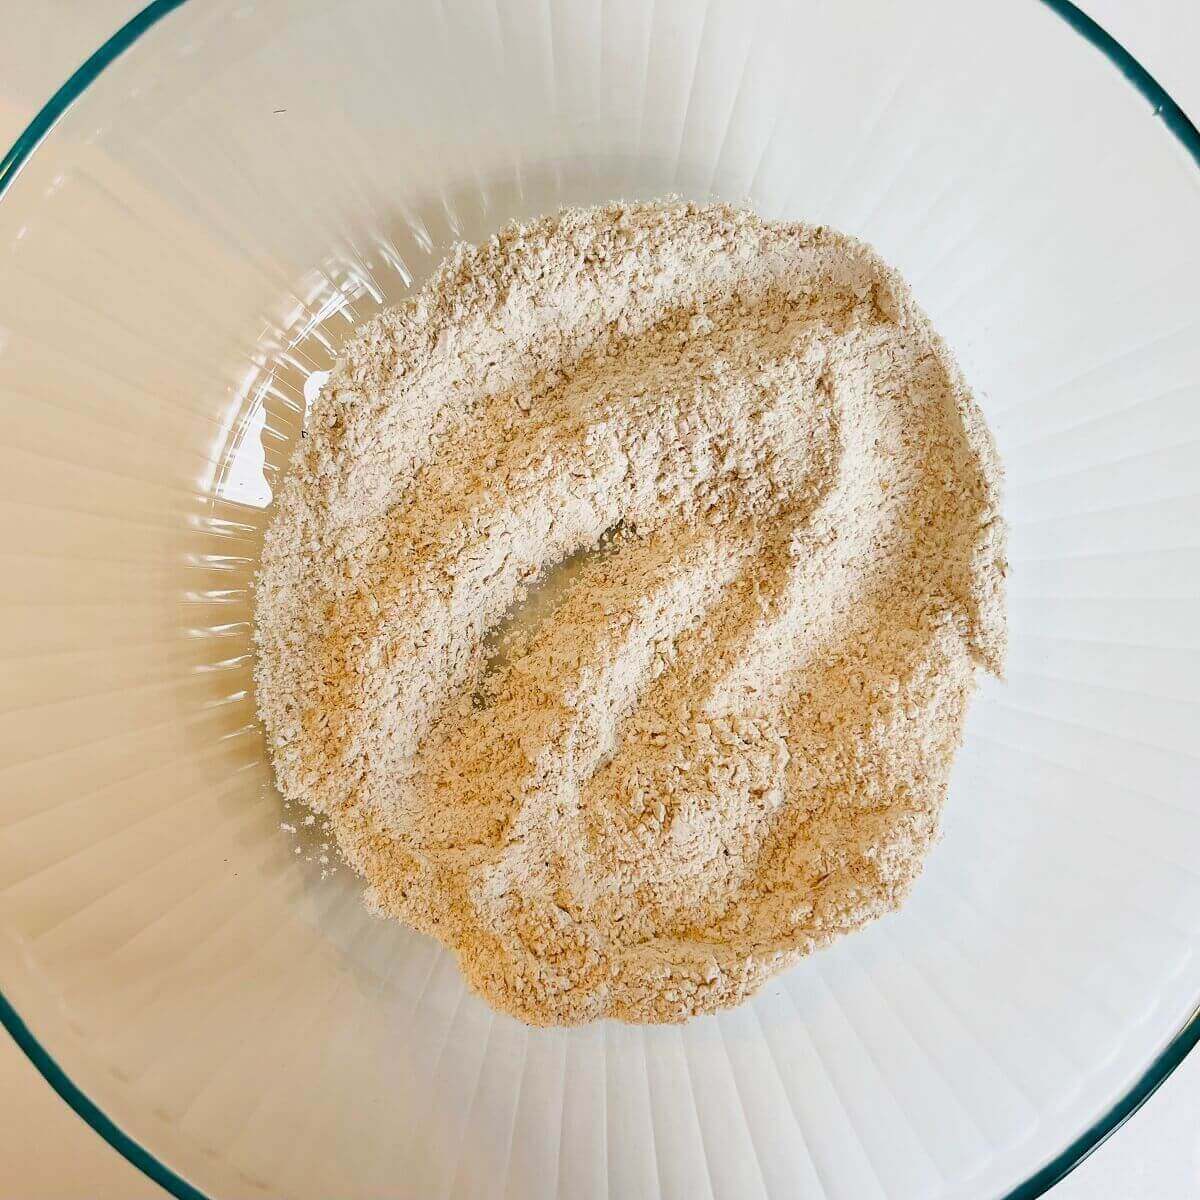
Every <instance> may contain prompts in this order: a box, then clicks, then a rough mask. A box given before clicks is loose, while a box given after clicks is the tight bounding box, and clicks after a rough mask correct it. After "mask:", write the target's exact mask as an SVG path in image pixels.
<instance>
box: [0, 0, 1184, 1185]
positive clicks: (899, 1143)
mask: <svg viewBox="0 0 1200 1200" xmlns="http://www.w3.org/2000/svg"><path fill="white" fill-rule="evenodd" d="M670 192H678V193H682V194H684V195H686V196H690V197H695V198H703V197H708V196H717V197H722V198H726V199H731V200H741V199H748V200H749V201H751V202H752V203H753V204H754V205H755V206H756V207H757V208H758V209H759V210H760V211H762V212H763V213H764V214H766V215H768V216H788V217H796V218H803V219H807V220H810V221H818V222H825V223H829V224H832V225H835V226H837V227H839V228H841V229H844V230H846V231H847V232H851V233H854V234H857V235H860V236H862V237H864V238H866V239H868V240H869V241H871V242H872V243H873V244H874V245H875V246H876V247H877V248H878V249H879V250H880V252H881V253H882V254H883V255H884V256H885V257H887V258H888V259H889V260H890V261H892V262H893V263H894V264H896V265H897V266H898V267H899V268H900V269H901V270H902V271H903V272H904V273H905V274H906V275H907V276H908V277H909V279H910V280H911V282H912V283H913V285H914V287H915V289H916V291H917V294H918V296H919V298H920V300H921V301H922V303H923V304H924V305H925V307H926V308H927V310H928V311H929V312H930V314H931V316H932V318H933V320H934V322H935V324H936V325H937V326H938V328H939V329H941V330H942V332H943V333H945V335H946V336H947V338H948V340H949V341H950V342H951V344H952V345H953V346H954V347H955V349H956V351H957V352H958V354H959V356H960V359H961V360H962V362H963V365H964V367H965V369H966V370H967V373H968V375H969V377H970V378H971V379H972V381H973V382H974V383H975V385H976V387H977V388H978V389H979V390H980V392H981V393H982V396H983V403H984V408H985V411H986V414H987V416H988V419H989V421H990V422H991V424H992V427H993V429H994V431H995V433H996V436H997V440H998V443H999V446H1000V450H1001V454H1002V456H1003V458H1004V461H1005V463H1006V465H1007V469H1008V488H1007V500H1006V508H1007V514H1008V516H1009V518H1010V521H1011V525H1012V534H1011V560H1012V574H1011V579H1010V587H1011V623H1012V651H1011V658H1010V664H1009V672H1008V678H1007V680H1006V681H1005V682H1004V683H997V682H994V681H989V682H986V683H985V684H984V685H983V687H982V690H981V693H980V695H979V697H978V699H977V701H976V703H975V706H974V708H973V711H972V716H971V721H970V727H969V732H968V738H967V743H966V745H965V747H964V749H963V751H962V753H961V755H960V758H959V761H958V765H957V768H956V776H955V783H954V787H953V790H952V795H951V799H950V804H949V808H948V811H947V817H946V823H945V838H944V840H943V842H942V843H941V845H940V846H939V847H938V849H937V850H936V851H935V853H934V855H933V857H932V859H931V861H930V863H929V865H928V868H927V870H926V872H925V875H924V877H923V878H922V880H921V882H920V884H919V885H918V887H917V889H916V892H915V894H914V896H913V897H912V900H911V902H910V903H909V904H908V906H907V907H906V908H905V910H904V911H903V912H902V913H901V914H900V915H898V916H896V917H893V918H889V919H887V920H884V921H882V922H879V923H878V924H877V925H875V926H873V927H871V928H870V929H869V930H867V931H866V932H864V933H862V934H860V935H857V936H855V937H853V938H850V939H846V940H845V941H843V942H841V943H839V944H838V945H837V946H835V947H833V948H832V949H830V950H828V951H825V952H822V953H821V954H819V955H817V956H815V957H813V958H812V959H810V960H809V961H807V962H805V963H804V964H802V965H801V966H799V967H798V968H796V969H795V970H793V971H792V972H791V973H789V974H787V975H785V976H784V977H782V978H780V979H778V980H777V981H776V982H774V983H773V984H771V985H770V986H768V987H767V988H766V989H764V991H763V992H762V993H761V994H760V995H759V996H758V997H757V998H756V999H755V1000H754V1001H753V1002H752V1003H750V1004H747V1005H745V1006H744V1007H742V1008H740V1009H738V1010H736V1011H732V1012H729V1013H726V1014H723V1015H721V1016H719V1017H715V1018H706V1019H703V1020H699V1021H695V1022H693V1023H692V1024H689V1025H688V1026H686V1027H682V1028H653V1029H651V1028H633V1027H627V1026H622V1025H619V1024H613V1023H605V1024H600V1025H596V1026H593V1027H589V1028H583V1029H576V1030H571V1031H546V1030H533V1029H528V1028H525V1027H523V1026H521V1025H519V1024H518V1023H516V1022H515V1021H513V1020H511V1019H509V1018H507V1017H504V1016H499V1015H497V1014H495V1013H493V1012H492V1011H491V1010H490V1009H488V1008H487V1006H486V1005H485V1004H484V1003H483V1002H482V1001H480V1000H478V999H477V998H475V997H474V996H472V995H471V994H469V993H468V992H467V991H466V990H465V989H464V986H463V983H462V980H461V977H460V974H459V971H458V969H457V967H456V965H455V961H454V959H453V957H452V956H450V955H449V954H447V953H446V952H445V951H443V950H442V949H441V948H440V947H439V946H438V945H437V944H436V943H434V942H432V941H431V940H429V939H426V938H424V937H421V936H418V935H416V934H413V933H410V932H408V931H406V930H405V929H403V928H401V927H400V926H398V925H395V924H391V923H385V922H382V921H379V920H376V919H374V918H372V917H370V916H368V914H367V913H366V912H365V911H364V910H363V908H362V907H361V905H360V903H359V895H358V886H357V884H356V882H355V880H354V879H353V878H351V877H350V876H349V874H348V872H347V871H346V870H345V869H343V870H341V871H338V872H337V873H335V874H332V875H330V874H328V873H327V867H325V866H323V865H322V864H321V862H320V855H321V844H320V842H321V839H320V835H319V831H314V830H305V829H303V828H301V831H300V833H299V834H298V835H297V836H290V835H288V834H286V833H285V832H283V831H281V829H280V824H281V822H285V821H286V822H289V823H294V820H295V816H296V814H294V813H291V814H290V813H288V812H286V811H285V810H284V809H283V808H282V806H281V802H280V800H279V797H278V796H277V794H276V793H275V791H274V789H273V786H272V782H271V776H270V771H269V767H268V765H267V763H266V760H265V757H264V748H263V742H262V736H261V733H260V730H259V728H258V726H257V724H256V721H255V713H254V702H253V695H252V680H251V660H250V654H251V643H250V638H249V631H250V626H249V622H250V617H251V604H250V594H249V588H250V586H251V583H252V579H253V575H254V571H255V563H256V558H257V554H258V548H259V544H260V538H261V534H262V530H263V527H264V524H265V522H266V521H267V520H268V519H269V515H270V507H269V506H270V501H271V496H272V493H273V490H274V489H275V488H276V486H277V484H278V481H279V478H280V472H281V471H282V470H283V469H284V466H285V464H286V461H287V458H288V454H289V450H290V447H291V446H292V444H293V441H294V439H295V438H296V437H297V436H298V434H299V430H300V428H301V425H302V421H303V414H304V406H305V397H306V395H311V394H312V390H313V388H314V387H315V386H318V385H319V380H320V379H321V375H320V374H319V373H320V372H323V371H326V370H328V369H329V367H330V365H331V364H332V362H333V359H334V356H335V355H336V353H337V349H338V347H339V345H341V344H342V343H343V341H344V340H345V339H346V337H347V336H348V335H349V334H350V333H351V332H352V330H353V329H354V327H355V325H356V323H358V322H360V321H362V320H363V319H365V318H366V317H368V316H370V315H371V314H372V313H374V312H375V311H377V310H378V308H379V307H380V306H381V305H383V304H387V303H391V302H394V301H396V300H397V299H399V298H401V297H403V296H404V295H406V294H407V293H408V292H409V290H410V289H411V288H412V287H413V286H415V285H419V283H420V282H421V281H422V280H423V279H424V278H425V277H427V276H428V274H429V273H430V271H431V270H432V269H433V267H434V266H435V265H436V263H437V262H438V261H439V259H440V257H441V256H442V255H443V254H444V253H445V251H446V250H447V248H448V247H449V246H450V245H451V244H452V243H453V242H454V241H455V240H457V239H460V238H467V239H471V240H474V239H477V238H480V237H486V236H487V235H488V234H490V233H491V232H492V231H494V230H495V229H496V228H497V227H498V226H499V225H500V224H502V223H503V222H504V221H506V220H508V219H509V218H511V217H514V216H520V217H530V216H533V215H536V214H538V213H540V212H544V211H547V210H551V209H554V208H556V207H558V206H559V205H560V204H563V203H568V202H599V201H603V200H607V199H610V198H612V197H615V196H626V197H651V196H659V195H663V194H666V193H670ZM1198 277H1200V176H1198V174H1197V171H1196V167H1195V164H1194V163H1193V162H1192V161H1191V160H1190V159H1189V158H1188V156H1187V154H1186V153H1185V152H1184V150H1183V148H1182V147H1181V146H1180V144H1179V143H1178V142H1177V141H1176V140H1174V139H1173V138H1172V137H1171V135H1170V134H1169V132H1168V131H1167V130H1166V129H1164V128H1163V126H1162V124H1161V123H1160V122H1159V121H1157V120H1156V118H1155V115H1154V113H1153V112H1152V111H1151V108H1150V106H1149V105H1148V104H1147V103H1146V102H1145V100H1144V99H1143V98H1142V97H1141V96H1139V94H1138V93H1137V92H1136V91H1135V90H1134V89H1133V88H1131V87H1130V86H1129V84H1128V83H1127V82H1126V81H1125V80H1124V79H1122V78H1121V76H1120V74H1119V73H1118V72H1117V71H1116V70H1114V69H1113V66H1112V64H1111V63H1110V62H1108V61H1106V59H1105V58H1104V57H1103V56H1102V55H1101V54H1099V53H1097V51H1096V50H1095V49H1094V48H1093V47H1092V46H1090V45H1088V44H1087V42H1086V41H1085V40H1084V39H1082V38H1080V37H1079V36H1078V35H1077V33H1075V32H1074V31H1072V30H1071V29H1070V28H1069V27H1068V26H1067V25H1066V24H1065V23H1063V22H1062V21H1060V20H1059V19H1058V17H1057V16H1056V15H1055V14H1054V13H1053V12H1051V11H1050V9H1049V8H1046V7H1043V6H1041V5H1038V4H1034V3H1023V4H1004V5H1000V4H995V3H990V2H985V0H921V2H920V3H909V4H895V3H891V2H890V0H861V2H858V3H852V4H848V3H847V4H844V3H833V2H832V0H829V2H821V0H801V2H797V0H654V2H653V3H646V2H645V0H408V2H406V3H403V4H394V3H384V2H383V0H343V2H342V3H340V4H337V5H330V4H328V3H325V2H324V0H322V2H320V3H318V2H316V0H288V2H286V3H285V2H284V0H261V2H259V3H233V2H226V0H209V2H206V3H191V4H187V5H185V6H184V7H182V8H180V9H178V10H177V11H175V12H172V13H170V14H168V15H166V16H164V17H163V19H162V20H161V21H159V22H158V23H157V24H155V25H154V26H153V27H152V28H150V29H148V30H147V31H146V32H145V33H144V34H143V35H142V36H141V37H140V38H139V39H138V40H137V41H136V43H135V44H134V45H133V46H132V48H130V49H129V50H128V51H127V52H126V53H125V54H123V55H122V56H121V57H120V58H118V59H117V61H115V62H114V63H113V64H112V65H111V66H110V67H108V68H107V69H106V70H105V71H104V72H103V73H102V74H101V75H100V76H99V77H98V78H97V79H96V80H95V81H94V82H92V83H91V85H90V86H89V87H88V89H87V90H86V92H84V94H83V95H82V97H81V99H80V100H79V101H78V102H77V103H76V104H75V105H74V106H73V107H72V108H71V109H70V110H69V112H68V113H67V114H66V116H65V117H64V119H63V120H62V121H61V122H60V123H59V124H58V125H57V127H56V128H55V129H54V130H53V131H52V132H51V133H50V134H49V136H48V137H47V139H46V141H45V142H44V143H43V144H42V146H41V147H40V148H39V149H38V150H37V151H36V152H35V153H34V154H33V155H32V157H30V158H29V159H28V161H27V162H25V163H24V165H23V166H22V168H21V171H20V173H19V175H18V176H17V177H16V178H15V180H13V181H12V182H11V184H10V186H9V187H8V190H7V191H6V192H5V194H4V195H3V199H2V200H0V606H2V608H0V984H2V985H3V988H4V992H5V995H6V996H7V998H8V1000H9V1001H10V1002H11V1004H12V1006H13V1007H14V1009H15V1010H16V1011H17V1012H18V1013H19V1014H20V1015H21V1017H22V1018H23V1020H24V1021H25V1022H26V1023H27V1025H28V1027H29V1030H30V1032H31V1034H32V1035H33V1036H35V1037H36V1038H37V1040H38V1041H39V1042H40V1044H41V1046H42V1047H43V1048H44V1050H45V1052H46V1053H47V1054H49V1055H50V1056H52V1057H53V1059H54V1060H55V1061H56V1062H57V1063H58V1065H59V1066H60V1067H61V1068H62V1069H63V1070H64V1071H65V1072H66V1073H67V1075H69V1076H70V1077H71V1078H72V1079H73V1080H74V1081H75V1083H76V1084H77V1085H78V1086H79V1087H80V1088H81V1089H82V1090H83V1092H84V1093H86V1094H87V1096H89V1097H90V1098H91V1099H92V1100H93V1101H94V1102H95V1103H96V1104H97V1105H98V1106H99V1107H100V1108H101V1109H102V1110H103V1111H104V1112H105V1113H106V1114H107V1115H108V1116H109V1117H110V1118H111V1119H112V1121H113V1122H115V1123H116V1125H117V1126H119V1127H120V1129H121V1130H123V1131H124V1132H125V1134H126V1135H128V1137H129V1138H131V1139H132V1140H133V1141H134V1142H136V1143H138V1144H139V1145H140V1146H141V1147H143V1148H144V1149H145V1150H146V1151H147V1152H148V1153H149V1154H151V1155H153V1156H154V1157H155V1158H156V1159H158V1160H160V1161H161V1162H162V1163H164V1164H165V1165H166V1166H167V1167H168V1168H169V1169H170V1170H171V1171H173V1172H176V1173H177V1174H178V1176H180V1177H182V1178H183V1179H185V1180H187V1181H189V1183H190V1184H191V1185H192V1186H194V1187H195V1188H196V1189H198V1190H199V1191H200V1192H201V1193H203V1194H204V1195H206V1196H210V1197H213V1198H217V1197H220V1198H233V1197H236V1198H239V1200H241V1198H244V1197H253V1196H263V1197H271V1198H272V1200H328V1198H329V1197H332V1196H337V1197H339V1198H341V1200H369V1198H382V1197H389V1198H390V1197H401V1196H403V1197H409V1196H411V1197H419V1198H421V1200H436V1198H443V1200H451V1198H454V1200H458V1198H461V1200H480V1198H495V1200H501V1198H506V1200H537V1198H541V1197H544V1198H546V1200H549V1198H551V1197H569V1198H570V1200H595V1198H597V1197H613V1198H620V1200H627V1198H628V1200H637V1198H641V1197H645V1198H651V1197H670V1198H676V1197H678V1198H686V1200H702V1198H704V1197H713V1198H714V1200H758V1198H760V1197H762V1198H771V1200H784V1198H792V1197H804V1198H812V1200H981V1198H988V1197H1000V1196H1004V1195H1007V1194H1008V1193H1010V1192H1011V1191H1013V1189H1016V1188H1018V1187H1019V1186H1020V1185H1021V1184H1022V1183H1023V1182H1024V1181H1025V1180H1026V1179H1028V1178H1029V1177H1030V1176H1032V1175H1034V1173H1035V1172H1037V1171H1038V1170H1039V1169H1040V1168H1041V1167H1043V1166H1044V1165H1045V1164H1046V1163H1048V1162H1050V1161H1051V1160H1053V1159H1055V1157H1056V1156H1057V1155H1059V1154H1060V1152H1062V1151H1063V1149H1064V1147H1066V1146H1067V1145H1068V1144H1069V1143H1070V1142H1072V1141H1073V1139H1075V1138H1077V1137H1078V1136H1079V1135H1080V1134H1082V1133H1083V1132H1084V1131H1085V1130H1086V1129H1087V1128H1088V1127H1089V1126H1090V1125H1091V1124H1092V1123H1093V1122H1095V1121H1097V1120H1099V1119H1101V1118H1103V1117H1104V1115H1105V1114H1106V1113H1108V1112H1109V1111H1110V1109H1112V1107H1113V1106H1114V1105H1115V1104H1117V1103H1118V1102H1119V1101H1120V1100H1121V1098H1122V1097H1123V1096H1124V1095H1125V1094H1126V1093H1127V1091H1128V1090H1129V1089H1130V1088H1131V1087H1132V1086H1133V1085H1134V1084H1135V1083H1136V1082H1137V1081H1138V1080H1139V1079H1140V1078H1142V1076H1143V1073H1144V1072H1145V1071H1146V1069H1147V1066H1148V1064H1150V1063H1151V1061H1152V1060H1153V1059H1154V1058H1155V1056H1156V1055H1158V1054H1159V1053H1160V1052H1161V1051H1163V1049H1164V1047H1166V1046H1167V1045H1168V1044H1169V1043H1170V1042H1171V1041H1172V1039H1173V1038H1174V1037H1175V1036H1176V1035H1177V1034H1178V1032H1179V1030H1180V1029H1181V1027H1182V1026H1183V1025H1184V1023H1185V1021H1186V1020H1187V1019H1188V1017H1189V1014H1191V1012H1192V1011H1193V1009H1194V1007H1195V1004H1196V1000H1197V997H1200V958H1198V956H1197V939H1198V935H1200V867H1198V864H1200V788H1198V786H1197V785H1198V783H1200V742H1198V739H1197V730H1198V729H1200V623H1198V620H1197V617H1198V615H1200V605H1198V603H1197V600H1198V593H1200V476H1198V473H1197V467H1196V463H1197V457H1198V455H1200V307H1198V304H1197V291H1196V280H1197V278H1198ZM297 851H299V853H297Z"/></svg>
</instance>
